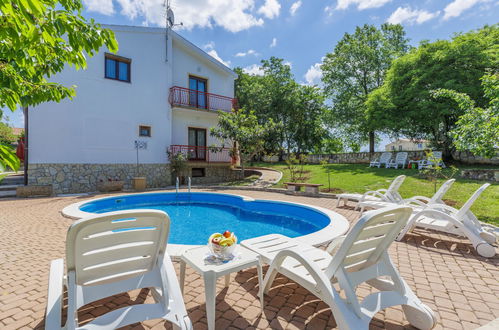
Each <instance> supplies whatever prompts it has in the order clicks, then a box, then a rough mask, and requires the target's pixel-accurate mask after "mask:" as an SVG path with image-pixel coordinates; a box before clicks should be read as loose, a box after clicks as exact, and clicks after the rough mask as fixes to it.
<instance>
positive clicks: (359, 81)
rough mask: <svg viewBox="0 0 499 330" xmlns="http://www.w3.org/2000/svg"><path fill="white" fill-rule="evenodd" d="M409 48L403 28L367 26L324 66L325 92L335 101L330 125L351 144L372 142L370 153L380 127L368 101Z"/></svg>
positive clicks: (338, 48)
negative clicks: (371, 117)
mask: <svg viewBox="0 0 499 330" xmlns="http://www.w3.org/2000/svg"><path fill="white" fill-rule="evenodd" d="M408 48H409V46H408V39H407V38H406V37H405V32H404V29H403V27H402V26H401V25H399V24H397V25H393V24H383V25H381V28H379V29H378V28H377V27H375V26H374V25H368V24H365V25H363V26H358V27H357V28H356V29H355V32H354V33H352V34H351V33H345V35H344V36H343V38H342V39H341V40H340V41H339V42H338V43H337V45H336V46H335V48H334V50H333V51H332V52H331V53H328V54H326V57H325V59H324V61H323V64H322V66H321V68H322V81H323V83H324V90H325V92H326V94H327V96H328V97H329V98H330V99H331V101H332V107H331V111H330V115H329V116H328V120H327V121H328V123H329V124H330V125H331V126H333V127H335V128H336V129H341V130H342V131H343V132H344V135H345V136H347V137H348V140H350V141H355V142H357V143H358V142H365V141H369V151H370V152H373V151H374V143H375V138H376V136H375V130H376V129H377V126H376V125H375V123H373V122H371V121H369V120H368V118H367V116H366V105H365V102H366V100H367V97H368V95H369V93H371V92H372V91H373V90H375V89H376V88H379V87H380V86H381V85H382V84H383V81H384V77H385V73H386V71H387V70H388V68H389V67H390V64H391V62H392V61H393V60H394V59H395V58H397V57H399V56H401V55H402V54H404V53H406V52H407V50H408Z"/></svg>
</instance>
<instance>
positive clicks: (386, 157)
mask: <svg viewBox="0 0 499 330" xmlns="http://www.w3.org/2000/svg"><path fill="white" fill-rule="evenodd" d="M391 159H392V153H391V152H384V153H382V154H381V156H379V159H376V160H373V161H371V162H370V163H369V167H377V168H380V167H381V165H383V164H384V165H385V166H386V164H388V163H389V162H390V160H391Z"/></svg>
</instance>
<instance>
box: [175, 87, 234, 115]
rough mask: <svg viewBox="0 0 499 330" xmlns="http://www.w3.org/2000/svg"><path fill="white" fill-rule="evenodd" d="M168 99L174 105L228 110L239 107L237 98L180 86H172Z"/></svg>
mask: <svg viewBox="0 0 499 330" xmlns="http://www.w3.org/2000/svg"><path fill="white" fill-rule="evenodd" d="M168 101H169V102H170V104H171V105H172V106H180V107H189V108H196V109H205V110H212V111H217V110H222V111H226V112H230V111H232V109H236V108H237V99H234V98H232V97H228V96H222V95H217V94H212V93H206V92H200V91H197V90H194V89H188V88H184V87H179V86H173V87H171V88H170V96H169V97H168Z"/></svg>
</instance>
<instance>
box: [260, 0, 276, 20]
mask: <svg viewBox="0 0 499 330" xmlns="http://www.w3.org/2000/svg"><path fill="white" fill-rule="evenodd" d="M280 10H281V4H280V3H279V1H277V0H265V3H264V4H263V6H261V7H260V9H258V13H259V14H262V15H264V16H265V17H267V18H270V19H272V18H274V17H277V16H279V11H280Z"/></svg>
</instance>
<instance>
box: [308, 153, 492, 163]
mask: <svg viewBox="0 0 499 330" xmlns="http://www.w3.org/2000/svg"><path fill="white" fill-rule="evenodd" d="M393 153H394V154H395V153H396V151H395V152H393ZM381 154H382V152H373V153H369V152H350V153H342V154H324V155H308V161H309V162H310V163H312V164H318V163H320V162H321V161H322V160H325V161H327V162H329V163H332V164H368V163H369V162H370V161H371V160H374V159H378V158H379V156H380V155H381ZM407 154H408V155H407V158H408V159H415V158H418V159H423V158H425V152H424V151H407ZM452 156H453V158H454V159H455V160H457V161H460V162H462V163H465V164H488V165H499V157H498V156H496V157H493V158H490V159H488V158H482V157H478V156H475V155H473V154H472V153H470V152H455V153H453V155H452Z"/></svg>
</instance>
